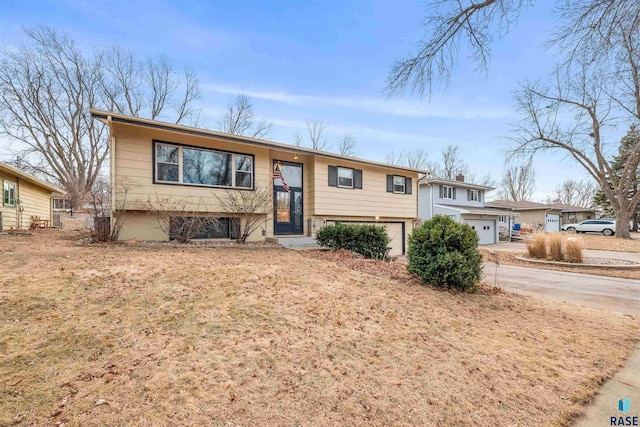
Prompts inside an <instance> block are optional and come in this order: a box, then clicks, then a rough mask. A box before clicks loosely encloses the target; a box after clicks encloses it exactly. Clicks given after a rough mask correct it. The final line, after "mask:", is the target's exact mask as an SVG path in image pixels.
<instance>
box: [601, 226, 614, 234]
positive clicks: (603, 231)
mask: <svg viewBox="0 0 640 427" xmlns="http://www.w3.org/2000/svg"><path fill="white" fill-rule="evenodd" d="M602 234H604V235H605V236H612V235H613V230H610V229H608V228H605V229H604V230H602Z"/></svg>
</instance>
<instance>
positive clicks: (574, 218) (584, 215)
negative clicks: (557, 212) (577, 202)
mask: <svg viewBox="0 0 640 427" xmlns="http://www.w3.org/2000/svg"><path fill="white" fill-rule="evenodd" d="M551 206H554V207H556V208H559V209H561V210H562V224H575V223H576V222H582V221H586V220H588V219H595V218H596V213H597V209H591V208H582V207H580V206H572V205H563V204H558V203H553V204H552V205H551Z"/></svg>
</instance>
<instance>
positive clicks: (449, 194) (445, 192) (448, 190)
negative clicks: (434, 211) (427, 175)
mask: <svg viewBox="0 0 640 427" xmlns="http://www.w3.org/2000/svg"><path fill="white" fill-rule="evenodd" d="M442 198H443V199H453V187H451V186H449V185H443V186H442Z"/></svg>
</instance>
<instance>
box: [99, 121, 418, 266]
mask: <svg viewBox="0 0 640 427" xmlns="http://www.w3.org/2000/svg"><path fill="white" fill-rule="evenodd" d="M91 113H92V116H93V117H94V118H95V119H97V120H100V121H101V122H103V123H105V124H107V125H108V126H109V127H110V132H111V137H112V138H111V156H110V159H111V182H112V183H114V186H115V191H114V196H113V197H112V208H115V207H118V209H121V208H124V209H125V213H124V214H123V216H122V218H123V223H122V229H121V232H120V239H122V240H129V239H140V240H168V239H169V235H168V233H167V232H166V231H165V232H163V231H162V230H161V228H162V227H159V226H158V224H157V221H155V220H154V218H153V216H152V215H149V208H148V206H149V200H152V201H153V200H155V199H158V198H161V199H163V200H168V201H169V202H170V201H172V200H187V201H189V205H187V208H185V209H184V210H186V211H191V210H194V211H197V212H200V213H201V215H206V216H211V217H216V218H220V222H221V223H222V224H223V225H226V226H225V227H224V228H223V229H222V230H220V229H218V230H217V231H215V232H214V231H213V230H212V231H211V232H210V233H204V234H205V235H206V236H208V237H209V238H231V237H233V235H234V232H235V231H234V228H235V227H234V221H233V217H234V213H233V212H224V211H223V209H222V208H221V206H220V202H219V200H218V199H217V198H216V195H218V196H224V192H225V190H226V189H232V190H236V191H254V190H255V189H256V188H268V189H269V191H270V192H272V194H273V210H272V211H271V212H268V215H267V212H265V220H264V224H263V225H262V226H261V227H260V229H259V230H257V232H255V233H254V234H253V235H251V236H250V237H249V240H250V241H263V240H265V239H267V238H278V239H281V238H284V237H302V236H314V235H315V232H316V231H317V230H318V229H319V228H321V227H322V226H323V225H325V224H328V223H335V222H338V221H340V222H349V223H377V224H380V225H385V226H386V227H387V230H388V233H389V236H390V238H391V246H392V250H391V254H392V255H400V254H404V253H405V248H406V241H407V236H408V235H409V233H410V232H411V231H412V229H413V226H414V223H415V221H417V219H418V191H417V189H416V188H415V187H416V182H417V179H418V176H419V174H420V173H423V171H421V170H417V169H412V168H405V167H401V166H393V165H388V164H384V163H378V162H374V161H369V160H364V159H358V158H354V157H348V156H342V155H339V154H334V153H328V152H322V151H317V150H312V149H308V148H303V147H297V146H292V145H287V144H281V143H277V142H271V141H264V140H259V139H253V138H248V137H244V136H237V135H229V134H224V133H221V132H213V131H209V130H203V129H196V128H191V127H185V126H181V125H176V124H169V123H163V122H158V121H153V120H146V119H140V118H137V117H131V116H125V115H121V114H116V113H109V112H102V111H96V110H92V111H91ZM276 164H279V165H281V167H282V175H283V177H284V179H285V181H286V183H287V185H288V187H289V188H290V192H287V191H286V190H285V189H284V187H283V185H282V184H283V183H282V182H281V180H280V179H277V178H276V179H273V178H272V176H273V171H274V165H276ZM123 186H126V187H127V188H128V190H129V191H128V192H127V197H126V201H125V200H124V197H123V192H122V191H119V190H118V188H119V187H123ZM145 206H146V207H145ZM175 216H180V212H176V213H175ZM177 222H179V221H177ZM165 228H166V227H165Z"/></svg>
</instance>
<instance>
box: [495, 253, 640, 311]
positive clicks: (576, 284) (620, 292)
mask: <svg viewBox="0 0 640 427" xmlns="http://www.w3.org/2000/svg"><path fill="white" fill-rule="evenodd" d="M496 269H497V284H498V286H500V287H502V288H503V289H504V290H506V291H509V292H515V293H519V294H523V295H529V296H535V297H543V298H551V299H554V300H558V301H566V302H570V303H573V304H580V305H585V306H588V307H594V308H600V309H604V310H609V311H613V312H618V313H623V314H629V315H632V316H639V317H640V280H631V279H620V278H617V277H605V276H595V275H590V274H579V273H568V272H563V271H554V270H542V269H537V268H529V267H519V266H515V265H500V266H496V265H495V264H493V263H487V264H486V265H485V267H484V273H485V280H486V282H487V283H494V281H495V280H496Z"/></svg>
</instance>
